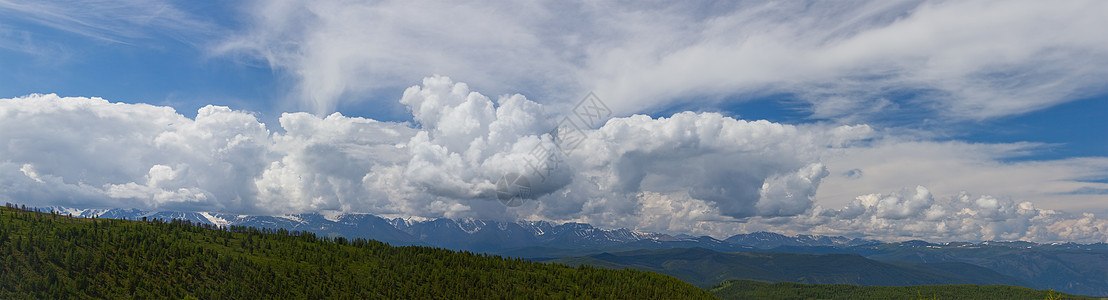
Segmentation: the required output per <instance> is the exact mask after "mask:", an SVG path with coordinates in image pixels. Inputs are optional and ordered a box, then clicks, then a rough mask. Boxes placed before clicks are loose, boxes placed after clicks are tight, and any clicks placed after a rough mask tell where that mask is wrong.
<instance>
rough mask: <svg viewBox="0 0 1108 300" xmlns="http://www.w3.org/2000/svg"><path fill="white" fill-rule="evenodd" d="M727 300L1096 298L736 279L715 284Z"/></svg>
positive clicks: (1009, 289) (1003, 289) (1017, 290)
mask: <svg viewBox="0 0 1108 300" xmlns="http://www.w3.org/2000/svg"><path fill="white" fill-rule="evenodd" d="M711 291H712V294H714V295H716V296H719V297H720V298H723V299H851V300H853V299H973V300H976V299H1036V300H1041V299H1096V298H1093V297H1085V296H1075V295H1070V294H1063V293H1059V292H1054V291H1048V290H1033V289H1029V288H1024V287H1017V286H1007V285H968V284H965V285H920V286H901V287H889V286H866V287H863V286H857V285H847V284H802V283H791V282H778V283H767V282H761V281H753V280H732V281H728V282H724V283H721V284H718V285H716V286H715V287H712V289H711Z"/></svg>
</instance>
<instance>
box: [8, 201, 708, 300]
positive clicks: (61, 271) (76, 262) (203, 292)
mask: <svg viewBox="0 0 1108 300" xmlns="http://www.w3.org/2000/svg"><path fill="white" fill-rule="evenodd" d="M210 227H211V226H202V227H198V226H194V225H193V224H188V223H182V222H166V221H163V220H156V221H155V220H152V222H136V221H123V220H108V219H78V218H69V217H65V216H59V215H54V214H47V213H35V212H26V211H21V210H16V209H11V208H0V283H2V284H0V298H2V299H11V298H55V299H57V298H63V299H64V298H109V299H126V298H178V299H184V298H202V299H248V298H279V299H287V298H311V299H318V298H351V299H361V298H388V299H431V298H436V299H438V298H466V299H493V298H496V299H499V298H597V297H603V298H611V297H616V298H628V299H645V298H664V299H688V298H694V299H695V298H714V297H713V296H712V295H711V294H709V293H708V292H707V291H705V290H702V289H698V288H696V287H695V286H693V285H690V284H688V283H685V282H682V281H680V280H678V279H676V278H673V277H670V276H666V275H661V274H657V273H652V272H645V271H638V270H610V269H599V268H594V267H578V268H573V267H567V266H564V265H557V264H545V263H538V262H530V261H526V260H521V259H505V258H501V257H495V256H488V255H480V254H473V253H468V252H453V251H448V250H442V249H435V248H427V247H391V246H389V245H387V244H384V243H380V242H376V241H366V240H346V239H341V238H338V239H328V238H319V237H316V236H315V235H312V234H308V233H289V232H287V231H284V230H277V231H271V230H265V231H259V230H256V229H251V228H238V227H236V228H231V229H230V230H215V229H210Z"/></svg>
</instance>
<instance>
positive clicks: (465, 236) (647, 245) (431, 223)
mask: <svg viewBox="0 0 1108 300" xmlns="http://www.w3.org/2000/svg"><path fill="white" fill-rule="evenodd" d="M39 209H40V210H43V211H49V210H54V211H58V212H60V213H63V214H71V215H73V216H80V217H94V216H96V217H99V218H112V219H130V220H141V219H142V218H144V217H145V218H148V219H154V218H158V219H181V220H189V221H192V222H198V223H208V224H212V225H218V226H231V225H238V226H254V227H267V228H284V229H288V230H304V231H311V232H314V233H317V234H322V235H328V236H342V237H348V238H356V237H361V238H368V239H375V240H379V241H383V242H387V243H390V244H394V245H424V246H435V247H442V248H447V249H455V250H471V251H492V252H501V251H503V250H509V249H521V248H532V249H533V250H535V251H534V253H531V252H526V251H524V252H520V251H515V252H513V253H515V254H517V255H515V256H523V257H537V256H543V255H542V254H543V253H545V252H550V251H554V250H565V249H596V250H598V251H599V250H619V249H661V248H687V247H702V248H706V249H713V250H718V251H749V250H753V249H773V248H777V247H783V246H802V247H815V246H822V247H850V246H858V245H867V244H878V243H880V242H879V241H875V240H863V239H851V238H846V237H841V236H834V237H829V236H819V235H797V236H785V235H781V234H777V233H771V232H755V233H748V234H738V235H734V236H732V237H729V238H727V239H724V240H720V239H716V238H713V237H709V236H699V237H696V236H690V235H684V234H682V235H676V236H675V235H669V234H662V233H653V232H644V231H638V230H631V229H626V228H620V229H602V228H596V227H593V226H592V225H589V224H583V223H572V222H571V223H564V224H554V223H550V222H545V221H516V222H500V221H487V220H475V219H459V220H454V219H434V220H427V221H413V220H410V219H402V218H393V219H386V218H381V217H378V216H375V215H371V214H328V215H324V214H318V213H306V214H290V215H283V216H253V215H236V214H226V213H209V212H176V211H146V210H139V209H121V208H113V209H76V208H68V207H61V206H51V207H42V208H39ZM593 253H599V252H596V251H594V252H593ZM573 254H578V255H585V254H590V253H573Z"/></svg>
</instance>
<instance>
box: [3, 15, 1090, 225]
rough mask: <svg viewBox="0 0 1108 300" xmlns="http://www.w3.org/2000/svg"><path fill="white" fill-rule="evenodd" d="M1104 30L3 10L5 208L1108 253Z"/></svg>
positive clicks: (1026, 20) (732, 18)
mask: <svg viewBox="0 0 1108 300" xmlns="http://www.w3.org/2000/svg"><path fill="white" fill-rule="evenodd" d="M1105 15H1108V2H1103V1H1065V2H1057V3H1052V2H1044V1H1004V2H1000V1H834V2H815V1H813V2H808V1H782V2H774V1H720V2H711V1H704V2H690V3H666V2H650V1H627V2H618V1H557V2H520V1H489V2H482V3H450V2H438V1H373V2H362V1H295V0H289V1H157V0H155V1H127V0H123V1H87V2H82V3H70V2H66V1H9V0H0V69H2V70H3V71H0V145H2V147H0V200H3V201H8V202H13V203H25V204H28V205H43V206H45V205H61V206H69V207H79V208H109V207H121V208H139V209H149V210H184V211H212V212H227V213H242V214H265V215H281V214H291V213H310V212H347V213H372V214H376V215H381V216H385V217H404V218H417V219H431V218H479V219H491V220H506V221H511V220H547V221H555V222H569V221H574V222H585V223H590V224H593V225H595V226H600V227H606V228H620V227H622V228H630V229H636V230H642V231H653V232H663V233H674V234H682V233H683V234H693V235H711V236H714V237H717V238H725V237H728V236H730V235H733V234H737V233H745V232H753V231H760V230H766V231H775V232H781V233H786V234H824V235H844V236H850V237H866V238H876V239H884V240H906V239H926V240H932V241H982V240H1027V241H1036V242H1081V243H1094V242H1108V219H1106V217H1108V118H1105V116H1108V82H1106V80H1105V78H1108V35H1105V34H1103V28H1108V19H1106V18H1104V17H1103V16H1105ZM579 104H581V105H579ZM516 176H521V177H524V178H527V179H528V183H527V184H526V187H527V188H528V190H527V192H526V193H525V194H524V193H517V191H513V192H512V193H514V194H512V195H509V196H518V197H519V198H520V199H522V200H523V201H522V202H521V203H520V202H517V203H514V204H519V205H518V206H516V205H514V204H513V205H512V206H509V205H504V204H503V203H502V202H501V201H497V200H498V199H499V198H498V197H500V196H501V195H500V194H498V192H501V193H503V192H504V189H503V185H498V183H501V181H503V180H504V179H505V178H516ZM510 194H511V193H510Z"/></svg>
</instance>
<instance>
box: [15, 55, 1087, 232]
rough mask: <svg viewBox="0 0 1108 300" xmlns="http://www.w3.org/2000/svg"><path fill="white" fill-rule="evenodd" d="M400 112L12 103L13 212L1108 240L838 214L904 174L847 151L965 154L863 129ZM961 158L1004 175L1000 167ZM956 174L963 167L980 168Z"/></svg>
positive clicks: (991, 206)
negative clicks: (851, 184) (842, 184)
mask: <svg viewBox="0 0 1108 300" xmlns="http://www.w3.org/2000/svg"><path fill="white" fill-rule="evenodd" d="M399 103H401V104H402V105H404V106H406V107H408V108H409V110H410V111H411V113H412V116H413V120H415V122H414V123H406V122H405V123H397V122H380V121H376V120H371V119H365V118H356V117H346V116H343V115H341V114H338V113H335V114H331V115H328V116H325V117H320V116H316V115H312V114H308V113H286V114H283V115H282V116H281V117H280V119H279V123H280V124H279V126H280V128H279V129H278V128H270V127H268V126H267V125H266V124H263V123H261V122H259V121H258V119H257V118H256V117H255V116H254V115H252V114H251V113H249V112H243V111H236V110H232V109H229V108H226V107H219V106H207V107H203V108H201V109H200V110H199V111H198V113H197V115H196V117H195V118H188V117H184V116H182V115H181V114H179V113H177V112H176V111H175V110H173V109H172V108H169V107H161V106H153V105H147V104H125V103H112V102H109V101H107V100H104V99H99V98H62V97H59V96H57V95H53V94H50V95H29V96H25V97H20V98H13V99H3V100H0V128H2V130H0V145H4V147H0V200H3V201H8V202H16V203H26V204H29V205H65V206H73V207H135V208H143V209H167V210H189V211H218V212H230V213H249V214H284V213H296V212H318V211H344V212H361V213H373V214H378V215H385V216H416V217H425V218H438V217H448V218H464V217H474V218H486V219H504V220H514V219H532V220H536V219H537V220H550V221H579V222H588V223H592V224H595V225H598V226H605V227H627V228H634V229H639V230H650V231H660V232H671V233H693V234H710V235H714V236H717V237H726V236H728V235H730V234H734V233H738V232H744V231H750V230H777V231H784V232H814V233H828V234H832V233H833V234H845V235H853V236H857V235H863V236H867V237H873V238H888V239H903V238H907V237H913V238H929V239H936V240H952V239H965V240H982V239H1025V240H1036V241H1057V240H1061V241H1083V242H1097V241H1106V238H1108V231H1106V230H1105V226H1106V223H1105V221H1104V220H1103V219H1100V218H1097V217H1096V216H1095V215H1092V214H1085V215H1079V216H1075V215H1069V214H1067V213H1064V212H1062V211H1056V210H1050V209H1041V208H1037V207H1036V205H1034V204H1032V203H1031V202H1019V203H1017V202H1014V201H1012V200H1007V198H1004V197H994V196H970V195H969V194H966V193H964V192H963V193H961V194H957V195H956V196H951V197H946V196H944V197H935V196H933V195H932V194H931V192H930V190H928V189H927V188H924V187H919V188H916V189H914V190H913V189H907V190H903V191H900V192H894V193H890V194H872V192H873V191H868V192H866V193H857V194H855V195H862V196H856V197H855V196H854V195H851V196H849V197H845V199H853V200H844V201H851V202H849V203H847V204H846V205H845V206H844V207H843V208H841V209H828V208H825V207H833V206H835V205H833V204H832V203H833V202H834V201H831V202H829V201H827V200H822V199H820V198H819V197H817V195H820V192H819V191H820V190H822V189H826V187H822V186H824V185H825V184H826V182H827V181H828V180H832V181H834V180H866V179H868V178H872V177H880V176H896V174H895V173H888V168H883V167H881V166H882V165H881V163H880V162H882V161H883V160H880V159H874V160H872V161H874V162H877V163H875V164H870V165H857V164H855V163H856V162H851V160H850V159H843V158H844V157H847V158H849V157H850V155H865V156H868V157H878V158H879V157H882V155H891V154H889V153H897V152H906V150H905V149H910V148H920V149H925V150H926V149H929V147H930V149H932V151H933V152H935V153H937V154H935V155H933V156H932V157H928V156H919V157H920V158H919V159H920V161H919V162H918V164H920V165H926V164H929V163H935V162H939V164H938V165H939V166H944V165H943V164H942V160H941V159H940V158H943V157H949V156H950V155H952V154H951V153H962V152H960V151H945V152H944V151H935V150H934V149H942V147H941V146H942V145H943V144H942V143H935V142H914V144H913V142H905V141H899V140H897V139H895V138H894V137H888V136H883V135H882V134H881V133H878V132H875V131H874V130H873V129H871V128H870V127H869V126H866V125H855V126H835V125H820V124H812V125H785V124H779V123H772V122H768V121H745V120H739V119H734V118H731V117H727V116H724V115H721V114H718V113H693V112H682V113H677V114H674V115H672V116H669V117H661V118H651V117H648V116H643V115H634V116H630V117H625V118H613V119H610V120H608V121H607V122H606V123H602V124H601V125H598V127H597V128H582V130H581V133H582V134H583V136H584V139H583V140H580V142H579V144H575V145H576V148H574V149H572V150H573V151H567V152H560V151H559V150H557V147H558V146H559V145H558V144H557V143H558V141H559V138H562V139H564V138H566V136H561V137H559V136H558V135H560V134H562V133H561V132H559V131H555V130H553V129H554V128H556V126H557V122H554V120H557V119H558V117H560V116H562V115H568V114H570V113H569V112H566V113H562V114H549V115H548V114H547V113H548V112H547V111H545V108H544V106H543V105H541V104H539V103H536V102H534V101H531V100H529V99H527V98H526V97H524V96H522V95H518V94H517V95H505V96H501V97H499V98H498V99H497V100H496V101H493V100H492V99H491V98H489V97H486V96H484V95H482V94H480V93H477V92H475V91H472V90H470V89H469V86H468V85H467V84H464V83H456V82H454V81H452V80H451V79H449V78H446V77H441V76H436V77H430V78H426V79H424V81H423V84H422V85H419V86H413V87H410V88H409V89H407V90H406V91H405V92H404V93H403V95H402V96H401V97H400V99H399ZM991 147H998V148H1004V147H1008V148H1013V149H1019V148H1020V147H1019V146H1018V145H1017V146H1012V145H1007V146H1006V145H1005V144H996V145H992V146H991ZM955 148H956V147H955ZM541 149H547V150H551V151H553V152H550V153H553V155H554V156H551V157H552V158H554V159H556V160H557V164H556V165H553V167H552V168H550V169H535V168H534V167H533V166H532V165H533V163H534V162H535V161H534V159H535V157H536V156H535V155H536V153H537V152H536V150H541ZM955 150H957V149H955ZM978 152H980V151H978ZM844 153H846V154H844ZM850 153H861V154H850ZM975 153H977V152H975ZM890 157H893V158H895V157H897V156H895V155H891V156H890ZM959 159H961V160H962V161H961V162H967V161H968V162H973V161H976V162H979V163H980V162H992V163H996V161H995V160H993V159H994V158H993V157H990V156H988V155H986V156H985V157H979V158H966V157H962V158H959ZM902 163H903V162H902ZM1038 163H1040V164H1051V163H1053V165H1051V167H1053V168H1055V170H1056V171H1055V172H1056V174H1055V175H1050V176H1055V178H1056V181H1058V183H1057V184H1062V185H1068V186H1071V187H1074V188H1078V187H1080V188H1084V189H1093V190H1095V189H1103V188H1105V187H1104V186H1103V185H1102V184H1097V183H1090V182H1084V183H1082V181H1081V180H1082V178H1083V177H1081V176H1097V175H1096V174H1103V172H1104V170H1106V169H1108V168H1098V167H1095V166H1097V165H1098V164H1099V165H1100V166H1103V164H1102V163H1103V161H1102V160H1098V159H1096V158H1092V159H1087V160H1086V162H1085V163H1084V165H1092V166H1094V167H1087V168H1085V169H1080V168H1075V167H1074V165H1075V164H1067V163H1064V161H1061V162H1038ZM829 166H833V167H834V168H835V169H831V168H829ZM947 166H948V167H950V168H951V169H950V170H951V172H959V171H962V170H973V168H975V166H974V164H964V165H963V166H956V165H953V164H951V165H947ZM893 169H898V170H905V171H904V172H911V170H913V168H905V167H903V166H897V167H896V168H893ZM915 169H916V170H920V169H919V168H915ZM1039 169H1043V168H1039ZM1098 170H1099V171H1098ZM540 171H542V172H540ZM848 171H849V172H848ZM1082 172H1085V173H1082ZM1096 172H1101V173H1096ZM509 173H518V174H523V175H525V176H528V178H529V179H530V181H531V182H532V183H533V185H532V187H533V193H532V194H531V196H529V197H528V199H527V200H526V201H524V202H523V203H522V206H519V207H507V206H504V205H502V204H501V203H500V202H498V201H496V200H495V199H496V198H495V193H496V191H497V190H496V189H497V188H496V181H497V180H498V179H499V178H501V177H503V176H505V175H506V174H509ZM924 173H926V172H924ZM849 174H854V175H849ZM1063 174H1068V175H1065V176H1064V175H1063ZM1084 178H1086V179H1087V177H1084ZM1039 179H1041V177H1040V178H1034V177H1028V178H1024V179H1020V178H1014V179H1013V180H1026V181H1028V182H1031V181H1034V180H1039ZM921 180H922V179H921ZM894 183H895V182H894ZM890 184H891V183H890ZM1080 188H1078V190H1080ZM840 191H841V190H840ZM848 191H849V190H848ZM954 193H957V192H954ZM1059 197H1062V196H1059ZM838 198H843V197H838Z"/></svg>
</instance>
